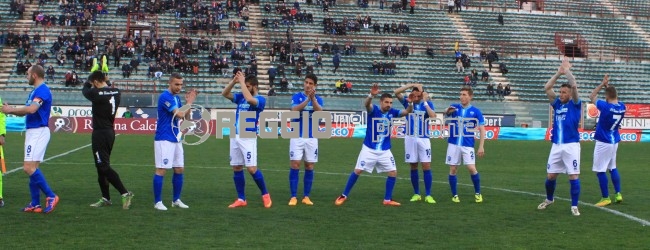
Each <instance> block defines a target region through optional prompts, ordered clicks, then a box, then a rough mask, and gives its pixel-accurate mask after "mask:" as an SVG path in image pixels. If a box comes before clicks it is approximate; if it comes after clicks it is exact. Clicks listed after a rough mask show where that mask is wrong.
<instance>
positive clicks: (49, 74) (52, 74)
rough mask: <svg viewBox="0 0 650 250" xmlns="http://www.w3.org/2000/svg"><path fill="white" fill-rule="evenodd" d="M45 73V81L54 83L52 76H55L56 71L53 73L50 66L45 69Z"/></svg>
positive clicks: (52, 68)
mask: <svg viewBox="0 0 650 250" xmlns="http://www.w3.org/2000/svg"><path fill="white" fill-rule="evenodd" d="M45 73H47V79H49V80H50V83H54V74H56V71H54V67H52V65H50V67H48V68H47V71H46V72H45Z"/></svg>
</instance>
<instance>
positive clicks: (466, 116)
mask: <svg viewBox="0 0 650 250" xmlns="http://www.w3.org/2000/svg"><path fill="white" fill-rule="evenodd" d="M451 107H454V108H456V111H454V112H453V113H452V114H451V115H449V118H451V119H448V121H449V123H448V124H447V126H449V138H448V139H447V142H448V143H450V144H455V145H458V146H461V147H474V132H473V131H475V130H477V129H478V128H479V126H485V119H484V118H483V113H482V112H481V110H479V109H478V108H477V107H474V106H472V105H469V106H468V107H467V108H463V105H461V104H460V103H454V104H451ZM468 130H472V131H468Z"/></svg>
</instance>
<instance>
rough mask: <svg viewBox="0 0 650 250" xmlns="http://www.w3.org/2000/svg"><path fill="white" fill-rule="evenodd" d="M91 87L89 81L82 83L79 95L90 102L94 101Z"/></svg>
mask: <svg viewBox="0 0 650 250" xmlns="http://www.w3.org/2000/svg"><path fill="white" fill-rule="evenodd" d="M92 87H93V86H92V84H91V83H90V82H89V81H86V83H84V87H83V88H82V89H81V93H82V94H83V95H84V97H86V99H88V101H91V102H92V101H93V100H95V95H94V93H93V91H92Z"/></svg>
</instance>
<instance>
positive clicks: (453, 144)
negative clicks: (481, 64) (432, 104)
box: [445, 86, 485, 203]
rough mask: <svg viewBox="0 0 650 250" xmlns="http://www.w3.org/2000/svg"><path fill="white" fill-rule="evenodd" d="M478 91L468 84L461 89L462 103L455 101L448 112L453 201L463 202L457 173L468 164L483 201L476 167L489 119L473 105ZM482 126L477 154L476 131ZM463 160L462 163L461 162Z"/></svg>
mask: <svg viewBox="0 0 650 250" xmlns="http://www.w3.org/2000/svg"><path fill="white" fill-rule="evenodd" d="M472 97H474V91H473V90H472V88H471V87H469V86H465V87H463V88H461V89H460V103H454V104H451V106H449V107H448V108H447V110H446V111H445V114H446V115H447V117H449V118H448V120H449V124H448V126H449V138H448V139H447V159H446V163H447V165H449V187H450V188H451V196H452V197H451V201H453V202H456V203H458V202H460V198H459V197H458V192H457V189H456V187H457V182H458V179H457V178H456V172H457V170H458V166H460V165H461V163H464V164H465V166H467V170H468V171H469V174H470V176H471V178H472V183H473V184H474V201H475V202H476V203H481V202H483V196H482V195H481V178H480V176H479V174H478V171H477V170H476V155H478V157H483V156H484V155H485V149H483V145H484V144H485V119H484V118H483V113H482V112H481V110H480V109H478V108H477V107H474V106H472V104H471V101H472ZM477 127H478V129H479V144H478V152H477V153H476V154H474V136H475V135H474V132H475V131H476V128H477ZM461 160H462V162H461Z"/></svg>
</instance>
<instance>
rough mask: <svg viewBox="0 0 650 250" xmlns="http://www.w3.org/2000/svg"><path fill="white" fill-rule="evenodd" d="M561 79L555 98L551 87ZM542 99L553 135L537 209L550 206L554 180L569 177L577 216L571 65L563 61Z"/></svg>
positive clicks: (576, 118)
mask: <svg viewBox="0 0 650 250" xmlns="http://www.w3.org/2000/svg"><path fill="white" fill-rule="evenodd" d="M561 75H566V77H567V80H568V83H565V84H562V86H561V87H560V94H559V96H558V95H557V94H556V93H555V91H554V90H553V85H555V83H556V82H557V80H558V79H559V78H560V76H561ZM544 90H545V92H546V96H547V97H548V100H549V102H550V105H551V107H553V133H552V135H551V141H552V142H553V145H552V146H551V152H550V153H549V155H548V161H547V164H546V173H547V176H546V184H545V186H546V199H545V200H544V201H543V202H542V203H540V204H539V205H538V206H537V209H546V208H547V207H548V206H550V205H551V204H553V202H554V200H553V195H554V193H555V185H556V179H557V176H558V175H559V174H568V175H569V184H570V185H571V214H573V215H574V216H579V215H580V211H579V210H578V200H579V198H580V179H579V178H580V133H579V132H578V126H579V124H580V115H581V108H582V101H580V98H579V97H578V85H577V83H576V79H575V77H574V76H573V73H572V72H571V63H569V61H568V59H567V58H565V59H564V61H563V62H562V65H561V66H560V67H559V69H558V71H557V73H555V75H554V76H553V77H551V79H549V80H548V82H546V85H545V86H544Z"/></svg>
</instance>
